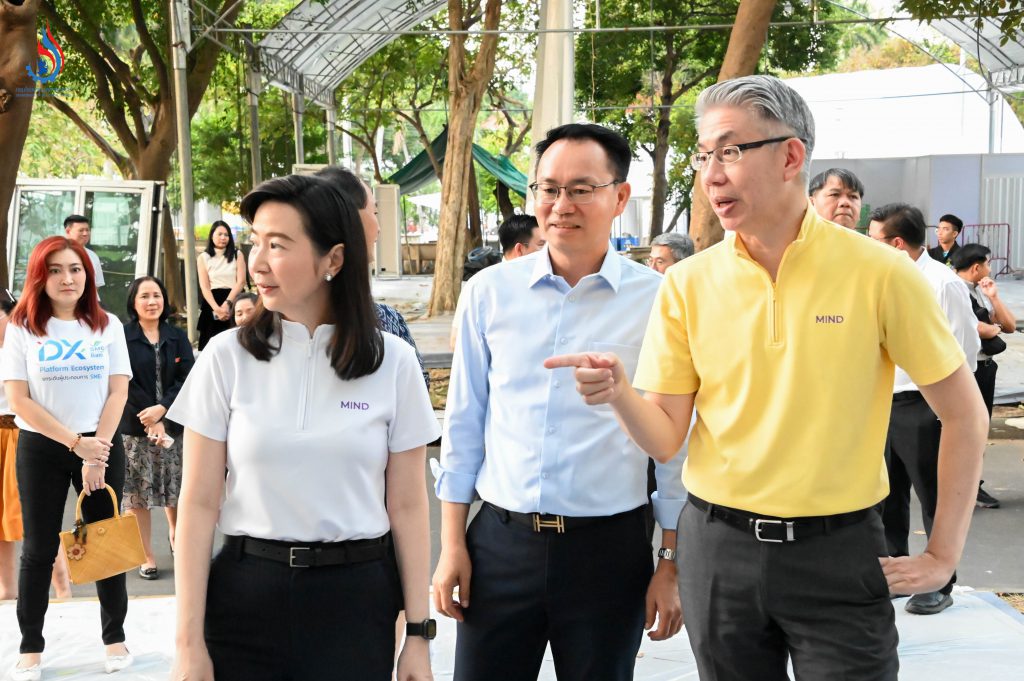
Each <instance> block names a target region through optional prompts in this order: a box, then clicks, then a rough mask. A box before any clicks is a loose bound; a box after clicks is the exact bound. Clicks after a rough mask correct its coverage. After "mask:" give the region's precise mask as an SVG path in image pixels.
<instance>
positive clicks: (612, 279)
mask: <svg viewBox="0 0 1024 681" xmlns="http://www.w3.org/2000/svg"><path fill="white" fill-rule="evenodd" d="M595 274H596V275H597V276H598V277H601V278H602V279H604V280H605V282H607V284H608V285H609V286H610V287H611V288H612V290H613V291H615V292H616V293H618V291H619V283H620V282H621V281H622V258H621V256H619V254H618V252H616V251H615V250H614V249H613V248H612V247H611V244H608V250H607V252H605V254H604V261H603V262H602V263H601V269H599V270H598V271H597V272H596V273H595ZM553 276H555V273H554V270H552V269H551V256H550V255H549V253H548V245H547V244H544V248H542V249H541V250H540V251H539V252H538V255H537V256H536V259H535V260H534V261H533V272H531V273H530V282H529V285H530V288H533V287H534V286H535V285H536V284H537V283H538V282H540V281H544V280H545V279H549V278H551V277H553ZM588 276H589V275H588Z"/></svg>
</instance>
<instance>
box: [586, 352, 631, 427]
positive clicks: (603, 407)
mask: <svg viewBox="0 0 1024 681" xmlns="http://www.w3.org/2000/svg"><path fill="white" fill-rule="evenodd" d="M587 352H612V353H615V355H616V356H617V357H618V358H619V361H620V362H622V368H623V369H625V371H626V380H627V381H628V382H629V383H630V384H631V385H632V383H633V377H634V376H635V375H636V367H637V364H638V363H639V361H640V348H639V346H636V345H622V344H620V343H605V342H602V341H591V342H590V343H588V344H587ZM594 408H595V409H597V410H598V411H601V412H606V413H609V414H614V410H613V409H612V408H611V405H608V404H599V405H596V406H595V407H594Z"/></svg>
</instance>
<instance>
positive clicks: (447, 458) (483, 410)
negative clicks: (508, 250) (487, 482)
mask: <svg viewBox="0 0 1024 681" xmlns="http://www.w3.org/2000/svg"><path fill="white" fill-rule="evenodd" d="M462 295H463V297H465V298H466V300H465V309H464V310H463V312H464V314H462V316H461V319H460V324H459V327H458V341H457V342H456V344H455V353H454V355H453V357H452V373H451V378H450V379H449V384H448V402H447V404H446V405H445V412H444V432H443V435H442V439H441V461H440V464H439V465H437V466H434V467H433V468H434V474H435V476H436V477H437V480H436V483H435V485H434V491H435V493H436V494H437V498H438V499H440V500H441V501H450V502H456V503H464V504H468V503H470V502H472V501H473V499H474V498H475V496H476V478H477V474H478V473H479V471H480V466H481V465H482V464H483V460H484V423H485V422H486V419H487V400H488V392H489V390H488V380H487V377H488V371H489V370H490V365H491V354H490V351H489V350H488V347H487V339H486V335H485V333H484V331H483V328H482V320H481V319H480V316H479V305H478V304H477V302H478V301H477V300H476V294H475V287H474V286H473V282H472V281H470V282H467V284H466V286H465V288H464V289H463V291H462Z"/></svg>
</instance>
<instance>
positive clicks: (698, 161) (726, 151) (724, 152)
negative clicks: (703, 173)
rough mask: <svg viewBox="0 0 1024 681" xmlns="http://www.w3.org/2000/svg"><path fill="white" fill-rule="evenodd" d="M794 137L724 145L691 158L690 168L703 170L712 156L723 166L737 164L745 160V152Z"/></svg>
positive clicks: (700, 152)
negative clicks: (742, 159)
mask: <svg viewBox="0 0 1024 681" xmlns="http://www.w3.org/2000/svg"><path fill="white" fill-rule="evenodd" d="M793 137H794V135H786V136H785V137H773V138H771V139H769V140H758V141H757V142H746V143H744V144H724V145H722V146H720V147H718V148H717V149H712V150H711V151H698V152H697V153H696V154H692V155H691V156H690V167H691V168H693V169H694V170H701V169H703V168H704V167H705V166H706V165H707V164H708V161H709V160H710V159H711V157H712V156H714V157H715V160H716V161H718V162H719V163H722V164H729V163H736V161H738V160H740V159H741V158H743V152H744V151H746V150H747V149H757V148H758V147H763V146H764V145H766V144H775V143H776V142H785V141H786V140H791V139H793Z"/></svg>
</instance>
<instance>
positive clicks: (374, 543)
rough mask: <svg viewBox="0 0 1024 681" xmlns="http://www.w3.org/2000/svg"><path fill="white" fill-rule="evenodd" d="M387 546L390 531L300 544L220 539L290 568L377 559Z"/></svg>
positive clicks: (231, 548)
mask: <svg viewBox="0 0 1024 681" xmlns="http://www.w3.org/2000/svg"><path fill="white" fill-rule="evenodd" d="M390 546H391V533H390V532H389V533H388V534H385V535H383V536H381V537H377V538H376V539H353V540H351V541H341V542H327V543H317V542H309V543H304V544H299V543H296V544H292V543H289V542H282V541H272V540H269V539H255V538H253V537H242V536H228V537H225V538H224V548H225V549H226V550H229V551H236V552H239V553H245V554H247V555H250V556H256V557H258V558H266V559H267V560H273V561H276V562H278V563H284V564H285V565H287V566H288V567H293V568H310V567H326V566H329V565H349V564H351V563H365V562H367V561H371V560H379V559H381V558H383V557H384V556H386V555H387V553H388V548H389V547H390Z"/></svg>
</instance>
